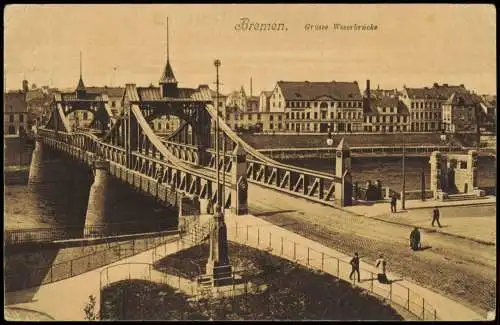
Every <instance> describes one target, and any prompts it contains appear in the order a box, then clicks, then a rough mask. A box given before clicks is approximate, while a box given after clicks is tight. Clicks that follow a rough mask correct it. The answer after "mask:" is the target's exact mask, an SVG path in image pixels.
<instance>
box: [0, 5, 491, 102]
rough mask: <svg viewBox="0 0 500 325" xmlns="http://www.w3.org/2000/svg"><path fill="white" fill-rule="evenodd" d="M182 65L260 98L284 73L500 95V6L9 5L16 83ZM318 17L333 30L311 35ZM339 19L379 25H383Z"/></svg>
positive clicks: (99, 80)
mask: <svg viewBox="0 0 500 325" xmlns="http://www.w3.org/2000/svg"><path fill="white" fill-rule="evenodd" d="M167 16H168V17H169V27H170V61H171V64H172V67H173V70H174V73H175V76H176V78H177V80H178V81H179V86H180V87H197V86H198V85H200V84H209V85H210V87H211V88H213V89H214V88H215V85H214V82H215V67H214V65H213V61H214V59H216V58H218V59H220V60H221V61H222V66H221V67H220V78H221V82H222V84H223V85H222V86H221V92H223V93H229V92H231V91H233V90H237V89H239V88H240V87H241V86H242V85H243V86H244V87H245V91H246V92H247V95H249V94H250V78H252V79H253V95H259V93H260V91H262V90H272V89H273V88H274V86H275V84H276V82H277V81H279V80H287V81H305V80H308V81H331V80H336V81H354V80H356V81H358V83H359V86H360V89H361V91H363V90H364V89H365V84H366V80H367V79H370V80H371V87H372V88H377V85H380V87H381V88H383V89H393V88H397V89H402V87H403V85H406V86H407V87H424V86H432V84H433V83H435V82H437V83H439V84H442V83H448V84H454V85H458V84H464V85H465V86H466V87H467V88H468V89H470V90H474V91H476V92H478V93H481V94H482V93H488V94H496V11H495V7H494V6H493V5H485V4H481V5H476V4H460V5H458V4H456V5H450V4H436V5H435V4H411V5H410V4H397V5H381V4H373V5H372V4H352V5H337V4H307V5H305V4H304V5H295V4H293V5H290V4H287V5H280V4H259V5H248V4H245V5H240V4H237V5H236V4H216V5H212V4H210V5H200V4H197V5H193V4H191V5H180V4H176V5H170V4H169V5H151V4H148V5H76V4H72V5H9V6H7V7H5V14H4V73H5V80H6V87H7V89H8V90H15V89H20V88H21V83H22V80H23V79H24V78H26V79H27V80H28V81H29V83H30V85H31V84H32V83H35V84H37V85H38V86H42V85H50V86H52V87H57V88H74V87H76V85H77V82H78V78H79V53H80V51H82V57H83V77H84V81H85V85H87V86H104V85H108V86H124V85H125V84H126V83H135V84H137V85H138V86H147V85H149V84H151V83H152V84H154V85H158V80H159V78H160V75H161V72H162V70H163V68H164V65H165V63H166V56H167V54H166V17H167ZM242 17H248V18H249V20H250V21H251V22H256V23H277V24H279V23H282V24H284V26H286V28H287V30H285V31H241V30H240V31H238V30H235V25H237V24H239V23H240V18H242ZM306 24H312V25H316V24H328V27H329V30H321V31H306V30H305V25H306ZM334 24H343V25H352V24H358V25H365V24H366V25H376V26H377V30H374V31H354V30H350V31H346V30H333V25H334Z"/></svg>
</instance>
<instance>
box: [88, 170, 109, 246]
mask: <svg viewBox="0 0 500 325" xmlns="http://www.w3.org/2000/svg"><path fill="white" fill-rule="evenodd" d="M93 169H94V182H93V183H92V186H91V187H90V193H89V202H88V205H87V213H86V215H85V229H86V231H85V233H84V236H92V235H96V234H97V235H103V234H104V233H103V232H104V231H105V224H106V219H107V218H106V214H107V213H108V211H109V207H108V206H109V204H108V201H109V193H108V192H109V186H108V182H109V161H106V160H95V161H94V163H93Z"/></svg>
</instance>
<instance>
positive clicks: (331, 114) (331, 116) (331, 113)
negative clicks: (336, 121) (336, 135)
mask: <svg viewBox="0 0 500 325" xmlns="http://www.w3.org/2000/svg"><path fill="white" fill-rule="evenodd" d="M330 119H332V120H333V112H330Z"/></svg>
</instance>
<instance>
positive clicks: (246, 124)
mask: <svg viewBox="0 0 500 325" xmlns="http://www.w3.org/2000/svg"><path fill="white" fill-rule="evenodd" d="M225 121H226V124H227V125H228V126H229V127H230V128H231V129H233V130H240V129H246V130H250V131H254V132H273V131H274V132H283V131H285V113H283V112H258V111H257V112H241V111H239V110H238V109H236V108H232V109H231V110H228V111H227V112H226V116H225Z"/></svg>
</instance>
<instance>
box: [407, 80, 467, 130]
mask: <svg viewBox="0 0 500 325" xmlns="http://www.w3.org/2000/svg"><path fill="white" fill-rule="evenodd" d="M465 92H467V90H466V89H465V87H464V85H460V86H449V85H448V84H443V85H441V86H440V85H438V84H437V83H435V84H434V85H433V86H432V87H424V88H408V87H406V86H405V87H403V91H402V94H401V96H400V99H401V100H402V101H403V103H404V104H405V105H406V107H408V109H409V110H410V123H411V124H410V125H411V131H414V132H430V131H440V130H441V129H442V125H441V121H442V108H443V107H442V106H443V104H444V103H445V102H446V101H447V100H448V99H449V98H450V97H451V95H452V94H453V93H457V94H460V93H465Z"/></svg>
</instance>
